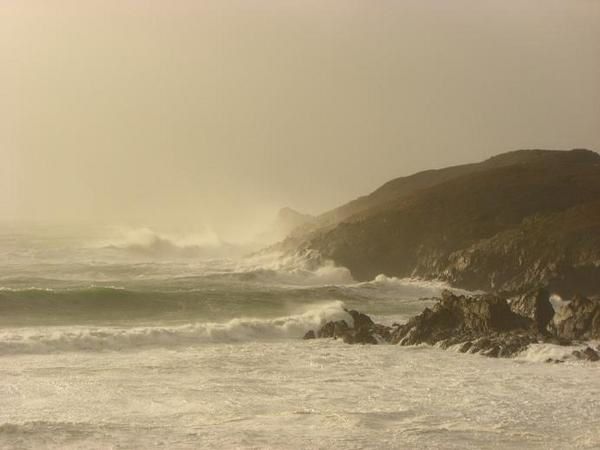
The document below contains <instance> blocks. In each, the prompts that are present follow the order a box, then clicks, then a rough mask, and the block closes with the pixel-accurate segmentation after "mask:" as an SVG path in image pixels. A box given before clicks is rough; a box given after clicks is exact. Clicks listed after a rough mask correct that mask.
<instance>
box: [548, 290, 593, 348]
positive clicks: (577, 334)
mask: <svg viewBox="0 0 600 450" xmlns="http://www.w3.org/2000/svg"><path fill="white" fill-rule="evenodd" d="M549 329H550V330H551V332H552V333H554V334H555V335H556V336H557V337H559V338H562V339H569V340H587V339H599V338H600V301H599V300H590V299H588V298H585V297H581V296H575V298H573V300H571V301H570V302H569V303H567V304H565V305H563V306H562V307H561V308H560V309H559V310H558V311H557V312H556V314H555V315H554V318H553V320H552V322H551V323H550V325H549Z"/></svg>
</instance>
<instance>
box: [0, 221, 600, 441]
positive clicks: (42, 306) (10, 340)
mask: <svg viewBox="0 0 600 450" xmlns="http://www.w3.org/2000/svg"><path fill="white" fill-rule="evenodd" d="M0 239H1V246H0V248H1V252H2V258H1V259H0V261H1V263H0V362H1V364H0V367H1V368H0V379H2V380H3V383H1V384H0V397H1V398H2V404H3V407H2V408H0V447H9V448H13V447H18V448H39V447H44V448H61V449H62V448H105V447H107V446H124V447H144V448H148V447H168V448H191V447H209V448H223V447H257V446H259V447H264V448H298V447H303V448H306V447H314V448H325V447H331V446H339V445H343V446H347V447H352V448H354V447H356V448H371V447H377V448H381V447H410V448H421V447H423V446H425V447H428V446H430V447H432V448H438V447H444V448H478V449H479V448H497V447H507V448H510V447H514V446H527V447H528V448H547V442H548V441H547V437H548V434H549V433H552V434H553V435H554V436H555V439H553V442H554V444H556V446H555V448H564V446H568V445H572V444H575V445H576V446H579V447H582V448H586V447H589V448H592V447H595V446H597V445H600V441H599V440H598V439H599V438H598V435H597V433H596V432H595V430H596V429H597V426H598V425H599V423H598V418H597V414H596V411H597V408H598V407H599V406H600V404H599V403H598V402H597V401H596V400H594V398H600V397H599V396H598V395H597V394H599V393H600V384H599V382H598V379H599V378H598V376H597V375H598V373H597V372H598V370H597V368H596V367H595V366H594V365H589V366H588V365H587V364H586V363H582V362H566V363H565V364H564V365H563V367H556V366H553V365H550V364H544V363H542V362H537V361H544V360H545V359H547V358H548V357H549V355H550V356H551V357H563V356H565V355H568V354H569V352H571V351H572V350H573V348H564V347H556V346H540V347H539V348H538V347H536V348H532V349H530V350H528V352H527V353H526V354H523V355H522V356H520V357H519V358H517V359H515V360H490V359H488V358H484V357H481V356H477V355H464V354H454V353H452V352H447V351H442V350H439V349H436V348H431V347H415V348H406V347H399V346H392V345H380V346H364V347H363V346H347V345H345V344H343V343H341V342H338V341H330V340H317V341H302V340H301V339H300V338H301V337H302V335H303V334H304V333H305V332H306V331H307V330H309V329H316V328H318V327H319V326H321V325H322V324H324V323H325V322H326V321H329V320H337V319H345V320H347V321H349V322H351V320H352V319H351V317H350V316H349V315H348V314H347V313H346V312H345V311H344V308H356V309H360V310H361V311H363V312H365V313H367V314H369V315H371V316H372V317H373V318H374V319H375V320H376V321H378V322H381V323H386V324H390V325H391V324H392V323H394V322H404V321H406V320H408V318H409V317H411V316H413V315H415V314H417V313H419V312H420V311H421V310H422V309H423V308H425V307H426V306H430V305H431V304H432V301H431V300H430V298H431V297H432V296H435V295H439V293H440V291H441V289H443V288H444V287H445V286H444V285H443V284H440V283H435V282H420V281H417V280H399V279H395V278H388V277H384V276H379V277H377V278H376V279H374V280H372V281H370V282H363V283H357V282H355V281H354V280H353V279H352V277H351V275H350V273H349V272H348V270H347V269H345V268H343V267H336V266H334V265H333V264H331V263H327V262H321V263H317V262H316V261H317V259H315V258H311V257H310V255H304V256H302V255H299V256H295V257H282V256H281V255H276V254H271V255H268V254H264V253H263V254H260V255H258V256H250V257H248V256H245V257H244V256H240V255H239V254H238V255H237V256H234V254H235V253H236V252H238V251H239V250H240V249H236V250H235V252H234V253H230V254H229V255H228V256H224V254H218V253H215V251H216V250H217V249H219V248H220V246H222V245H223V244H222V243H220V242H219V241H217V240H215V239H212V238H211V235H207V236H202V237H200V238H198V237H196V238H195V240H192V239H191V238H190V239H187V240H186V239H183V238H182V237H181V236H179V237H177V236H167V235H165V234H156V233H154V232H151V231H150V230H147V229H143V230H134V231H131V230H129V231H127V232H125V233H123V232H122V230H120V231H118V232H117V233H115V229H113V228H110V229H105V228H96V229H88V230H83V229H78V232H77V233H75V232H74V230H73V229H64V228H54V229H49V228H34V229H23V228H20V229H14V228H12V229H11V228H9V229H7V228H3V229H2V232H1V233H0ZM204 252H205V253H204ZM561 352H562V353H561ZM559 353H561V354H560V355H559ZM575 371H576V372H577V373H576V375H577V376H575V373H574V372H575ZM459 392H460V395H458V393H459ZM582 392H586V393H587V395H581V393H582ZM307 430H310V433H307Z"/></svg>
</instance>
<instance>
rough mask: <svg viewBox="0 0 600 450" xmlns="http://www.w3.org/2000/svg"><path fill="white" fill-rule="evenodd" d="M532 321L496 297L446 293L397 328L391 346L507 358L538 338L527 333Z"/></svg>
mask: <svg viewBox="0 0 600 450" xmlns="http://www.w3.org/2000/svg"><path fill="white" fill-rule="evenodd" d="M531 323H532V321H531V320H530V319H527V318H525V317H522V316H520V315H518V314H516V313H514V312H513V311H512V310H511V309H510V307H509V306H508V303H507V302H506V300H504V299H502V298H500V297H496V296H480V297H464V296H456V295H453V294H452V293H450V292H448V291H446V292H444V293H443V294H442V299H441V301H440V302H439V303H438V304H436V305H435V306H434V307H433V308H432V309H429V308H427V309H425V311H423V313H421V314H420V315H418V316H416V317H414V318H412V319H411V320H410V321H409V322H408V323H407V324H406V325H404V326H401V327H398V328H397V329H396V330H395V331H394V332H393V333H392V337H391V342H392V343H395V344H400V345H416V344H430V345H439V346H440V347H441V348H448V347H452V346H455V345H460V347H459V351H461V352H463V353H466V352H469V353H481V354H484V355H486V356H492V357H507V356H512V355H514V354H516V353H519V352H521V351H522V350H524V349H525V348H527V346H528V345H529V344H531V343H533V342H537V341H538V336H537V335H536V334H535V333H532V332H531V331H529V329H530V326H531Z"/></svg>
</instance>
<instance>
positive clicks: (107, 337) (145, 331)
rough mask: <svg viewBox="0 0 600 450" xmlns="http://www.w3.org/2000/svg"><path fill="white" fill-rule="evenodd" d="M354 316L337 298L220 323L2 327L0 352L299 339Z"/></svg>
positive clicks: (48, 351) (84, 349) (1, 353)
mask: <svg viewBox="0 0 600 450" xmlns="http://www.w3.org/2000/svg"><path fill="white" fill-rule="evenodd" d="M339 319H344V320H346V321H347V322H349V323H350V324H352V317H351V316H350V315H349V314H348V313H346V312H345V311H344V305H343V303H342V302H340V301H332V302H328V303H324V304H320V305H317V306H314V307H312V308H310V309H307V310H306V311H304V312H300V313H298V314H293V315H289V316H284V317H277V318H273V319H259V318H251V317H241V318H235V319H232V320H230V321H228V322H223V323H195V324H189V325H181V326H167V327H161V326H152V327H127V328H122V327H82V326H73V327H64V326H63V327H36V328H26V329H20V328H16V329H4V330H2V331H0V355H8V354H21V353H25V354H27V353H36V354H37V353H42V354H43V353H55V352H65V351H66V352H69V351H104V350H117V351H120V350H128V349H137V348H140V347H152V346H157V347H164V346H166V347H170V346H181V345H193V344H199V343H205V342H240V341H260V340H272V339H285V338H294V339H298V338H300V337H302V336H303V334H304V333H305V332H306V331H308V330H311V329H312V330H314V329H317V328H319V327H320V326H322V325H323V324H324V323H325V322H326V321H329V320H339Z"/></svg>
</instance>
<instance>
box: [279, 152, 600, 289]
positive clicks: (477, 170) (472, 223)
mask: <svg viewBox="0 0 600 450" xmlns="http://www.w3.org/2000/svg"><path fill="white" fill-rule="evenodd" d="M350 210H352V211H355V212H354V214H351V215H350V216H348V217H344V214H346V213H348V211H350ZM340 211H341V212H340ZM340 217H343V218H342V219H340ZM315 224H316V225H313V228H311V229H304V230H297V231H296V233H295V235H293V236H292V238H290V239H289V240H288V241H287V243H286V244H285V245H287V246H288V247H287V248H288V249H292V248H293V249H294V251H298V250H300V251H302V250H306V249H315V250H318V251H319V252H320V253H321V254H322V255H323V257H325V258H330V259H332V260H334V261H335V262H336V263H338V264H340V265H344V266H346V267H348V268H349V269H350V271H351V272H352V274H353V275H354V277H355V278H357V279H359V280H366V279H372V278H373V277H375V276H376V275H378V274H380V273H383V274H386V275H388V276H399V277H405V276H421V277H425V278H441V279H444V280H447V281H449V282H450V283H452V284H453V285H456V286H459V287H465V288H469V289H482V290H487V291H490V290H509V291H520V290H523V289H526V288H528V287H531V286H534V285H539V284H544V285H549V286H550V287H551V288H552V289H553V290H554V291H555V292H559V293H564V294H565V295H570V294H572V293H573V292H574V291H578V292H581V293H583V294H586V295H596V294H599V293H600V155H598V154H596V153H594V152H591V151H586V150H573V151H569V152H560V151H541V150H536V151H518V152H511V153H507V154H504V155H499V156H497V157H495V158H492V159H490V160H488V161H485V162H483V163H479V164H471V165H467V166H458V167H453V168H450V169H443V170H441V171H433V172H431V171H430V172H424V173H421V174H417V175H413V176H412V177H407V178H402V179H398V180H394V181H393V182H390V183H388V184H386V185H384V186H383V187H382V188H380V189H379V190H377V191H375V192H374V193H373V194H371V195H370V196H367V197H363V198H361V199H359V200H357V201H356V202H353V203H350V204H348V205H345V206H344V207H342V208H338V210H334V211H332V212H330V213H327V214H325V215H323V216H320V217H319V218H317V220H316V221H315Z"/></svg>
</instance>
